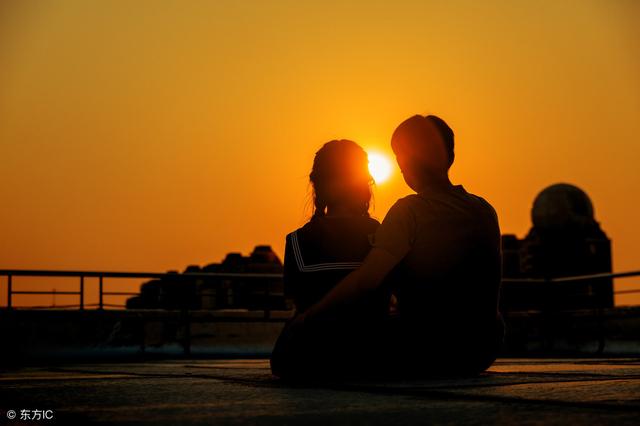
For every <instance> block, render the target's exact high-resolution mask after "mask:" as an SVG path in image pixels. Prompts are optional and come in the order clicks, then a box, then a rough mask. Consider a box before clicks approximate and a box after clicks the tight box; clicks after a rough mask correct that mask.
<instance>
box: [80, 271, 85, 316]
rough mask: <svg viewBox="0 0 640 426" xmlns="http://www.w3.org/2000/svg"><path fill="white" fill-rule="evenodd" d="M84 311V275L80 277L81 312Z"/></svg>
mask: <svg viewBox="0 0 640 426" xmlns="http://www.w3.org/2000/svg"><path fill="white" fill-rule="evenodd" d="M83 309H84V275H80V310H83Z"/></svg>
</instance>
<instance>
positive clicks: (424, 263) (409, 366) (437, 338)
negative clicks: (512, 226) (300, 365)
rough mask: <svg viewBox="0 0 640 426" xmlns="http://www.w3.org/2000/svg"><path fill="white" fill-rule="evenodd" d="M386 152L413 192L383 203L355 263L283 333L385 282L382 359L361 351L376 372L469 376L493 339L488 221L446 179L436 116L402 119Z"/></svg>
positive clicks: (493, 227) (494, 226)
mask: <svg viewBox="0 0 640 426" xmlns="http://www.w3.org/2000/svg"><path fill="white" fill-rule="evenodd" d="M391 146H392V148H393V151H394V153H395V155H396V159H397V161H398V165H399V166H400V169H401V171H402V174H403V176H404V180H405V182H406V183H407V184H408V185H409V186H410V187H411V188H412V189H413V190H414V191H415V192H416V194H412V195H409V196H407V197H404V198H402V199H400V200H398V201H397V202H396V203H395V204H394V205H393V207H391V209H390V210H389V212H388V214H387V216H386V217H385V218H384V221H383V222H382V224H381V225H380V227H379V228H378V230H377V232H376V234H375V241H374V244H373V249H372V250H371V252H370V253H369V255H368V256H367V257H366V259H365V261H364V262H363V264H362V266H361V267H360V268H359V269H357V270H356V271H354V272H352V273H351V274H349V275H348V276H347V277H346V278H344V279H343V280H342V281H341V282H340V283H339V284H338V285H337V286H336V287H334V288H333V290H331V291H330V292H329V293H328V294H327V295H326V296H325V297H324V298H323V299H322V300H321V301H320V302H318V303H317V304H315V305H313V306H312V307H310V308H309V309H308V310H307V311H306V312H304V313H303V314H302V315H301V316H300V317H299V318H298V319H297V320H296V321H295V322H294V324H293V326H292V328H293V329H294V330H299V332H301V333H304V329H305V328H307V327H305V326H304V324H305V323H306V324H309V323H314V326H315V323H317V322H318V321H315V320H314V319H319V318H322V317H326V316H330V315H331V312H332V311H333V310H334V309H344V308H347V309H348V306H349V305H350V304H352V303H353V302H354V301H357V300H360V299H361V298H363V297H366V295H367V294H368V293H369V292H371V291H373V290H374V289H376V288H378V287H379V286H381V285H382V283H383V282H385V281H386V282H389V281H391V282H392V283H393V289H394V293H395V295H396V297H397V301H398V306H397V307H398V313H399V315H398V317H397V318H395V319H394V320H391V321H389V324H388V325H389V327H388V330H386V332H385V333H380V334H379V337H378V339H379V340H380V341H378V342H377V345H376V346H377V347H378V348H380V350H381V351H382V354H381V353H375V354H374V353H370V354H369V355H371V356H372V357H374V358H375V359H376V360H378V361H377V363H378V364H379V366H378V367H376V368H380V369H383V370H387V371H389V372H391V373H394V374H395V373H397V374H400V375H409V376H413V375H418V374H432V373H437V374H440V373H442V374H456V375H457V374H465V375H466V374H475V373H478V372H480V371H483V370H484V369H486V368H488V367H489V366H490V365H491V363H492V362H493V361H494V360H495V357H496V353H497V350H498V347H499V345H500V343H501V341H502V335H503V325H502V324H503V323H502V320H501V317H500V315H499V313H498V307H497V306H498V292H499V287H500V280H501V257H500V230H499V226H498V218H497V216H496V213H495V211H494V209H493V208H492V207H491V205H490V204H489V203H488V202H486V201H485V200H484V199H482V198H481V197H478V196H476V195H473V194H470V193H468V192H467V191H466V190H465V189H464V188H463V187H462V186H461V185H455V186H454V185H452V183H451V181H450V180H449V176H448V171H449V168H450V166H451V164H452V163H453V160H454V134H453V131H452V130H451V129H450V128H449V126H448V125H447V124H446V123H445V122H444V121H443V120H442V119H440V118H438V117H436V116H433V115H429V116H426V117H425V116H420V115H416V116H413V117H411V118H409V119H407V120H405V121H404V122H402V123H401V124H400V125H399V126H398V128H397V129H396V130H395V132H394V134H393V137H392V140H391ZM385 278H389V279H388V280H385ZM363 356H365V357H366V356H367V354H363Z"/></svg>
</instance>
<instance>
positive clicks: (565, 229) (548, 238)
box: [501, 183, 613, 312]
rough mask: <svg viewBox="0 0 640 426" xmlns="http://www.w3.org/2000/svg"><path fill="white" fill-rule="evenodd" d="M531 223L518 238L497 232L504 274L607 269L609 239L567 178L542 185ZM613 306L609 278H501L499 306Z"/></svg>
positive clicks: (517, 308)
mask: <svg viewBox="0 0 640 426" xmlns="http://www.w3.org/2000/svg"><path fill="white" fill-rule="evenodd" d="M531 218H532V222H533V226H532V228H531V230H530V231H529V233H528V234H527V236H526V237H525V238H524V239H521V240H520V239H518V238H517V237H516V236H515V235H503V236H502V249H503V276H504V278H557V277H566V276H577V275H589V274H595V273H605V272H611V241H610V240H609V238H607V235H606V234H605V233H604V232H603V231H602V229H601V228H600V225H599V224H598V222H596V220H595V218H594V211H593V205H592V203H591V200H590V199H589V197H588V196H587V194H586V193H585V192H584V191H582V190H581V189H580V188H578V187H576V186H573V185H569V184H564V183H560V184H555V185H551V186H549V187H547V188H545V189H544V190H543V191H542V192H540V194H538V196H537V197H536V199H535V200H534V202H533V208H532V210H531ZM610 307H613V283H612V280H611V279H607V280H597V281H596V280H593V281H580V282H575V283H572V282H567V283H555V284H553V285H551V286H548V285H541V284H539V283H538V284H521V283H517V284H506V285H503V287H502V292H501V308H502V311H503V312H509V311H522V310H538V309H545V308H555V309H560V310H570V309H586V308H610Z"/></svg>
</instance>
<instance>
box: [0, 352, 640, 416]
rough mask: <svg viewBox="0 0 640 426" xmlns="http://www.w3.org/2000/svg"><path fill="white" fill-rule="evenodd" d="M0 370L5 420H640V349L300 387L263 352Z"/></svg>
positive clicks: (0, 398) (0, 397) (0, 412)
mask: <svg viewBox="0 0 640 426" xmlns="http://www.w3.org/2000/svg"><path fill="white" fill-rule="evenodd" d="M0 373H1V374H0V416H1V418H0V424H16V425H25V424H70V423H71V422H73V423H75V424H114V423H115V424H135V425H143V424H154V425H178V424H180V425H199V424H267V425H270V424H274V425H276V424H277V425H281V424H304V425H327V424H381V425H388V424H433V423H437V424H562V425H566V424H599V425H601V424H616V425H624V424H634V425H637V424H638V419H639V418H640V359H637V358H634V359H631V358H625V359H621V358H617V359H611V358H598V359H596V358H590V359H499V360H498V361H497V362H496V363H495V364H494V365H493V367H492V368H491V369H490V370H489V371H488V372H486V373H484V374H483V375H481V376H480V377H476V378H472V379H455V380H452V379H437V380H436V379H434V380H419V381H389V382H379V381H378V382H364V381H363V382H349V383H340V384H338V383H336V384H325V385H322V386H297V387H291V386H286V385H285V384H283V383H281V382H280V381H278V380H276V379H274V378H273V377H272V376H271V374H270V370H269V363H268V361H267V360H255V359H244V360H186V361H185V360H170V361H153V362H138V363H118V364H115V363H111V364H108V363H104V364H74V365H64V366H56V367H24V368H20V369H12V370H5V371H0ZM34 409H40V410H52V414H53V419H52V420H48V421H44V420H43V421H33V422H31V423H30V422H29V421H26V420H20V417H21V410H34ZM9 410H13V411H15V413H16V418H15V419H14V420H12V421H9V420H8V419H7V412H8V411H9ZM28 414H30V415H33V414H34V412H33V411H30V412H29V413H28ZM78 421H79V422H80V423H77V422H78Z"/></svg>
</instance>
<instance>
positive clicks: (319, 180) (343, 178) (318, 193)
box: [271, 140, 390, 377]
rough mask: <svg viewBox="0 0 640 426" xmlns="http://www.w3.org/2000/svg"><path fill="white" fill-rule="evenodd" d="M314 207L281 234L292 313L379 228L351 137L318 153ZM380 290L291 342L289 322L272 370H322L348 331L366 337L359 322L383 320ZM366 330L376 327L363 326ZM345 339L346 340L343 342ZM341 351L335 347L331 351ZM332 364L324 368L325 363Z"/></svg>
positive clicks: (356, 257) (356, 262)
mask: <svg viewBox="0 0 640 426" xmlns="http://www.w3.org/2000/svg"><path fill="white" fill-rule="evenodd" d="M309 177H310V181H311V185H312V187H313V202H314V211H313V216H312V217H311V220H310V221H309V222H308V223H307V224H305V225H304V226H303V227H302V228H300V229H298V230H296V231H294V232H292V233H290V234H289V235H287V237H286V245H285V256H284V291H285V296H287V297H288V298H290V299H293V302H294V305H295V309H296V314H295V315H297V314H299V313H301V312H304V311H305V310H306V309H308V308H309V307H310V306H312V305H313V304H315V303H317V302H318V301H319V300H320V299H321V298H322V297H323V296H325V295H326V294H327V292H329V290H331V289H332V288H333V287H334V286H335V285H336V284H337V283H338V282H340V280H341V279H343V278H344V277H345V276H346V275H347V274H349V273H350V272H351V271H353V270H355V269H356V268H358V267H359V266H360V265H361V264H362V261H363V260H364V258H365V256H366V255H367V253H369V250H371V240H372V238H373V234H374V233H375V231H376V229H377V228H378V226H379V225H380V224H379V222H378V221H376V220H375V219H372V218H371V217H369V203H370V200H371V185H372V182H373V180H372V178H371V175H370V174H369V170H368V158H367V154H366V152H365V151H364V150H363V149H362V148H361V147H360V146H359V145H358V144H356V143H355V142H352V141H349V140H334V141H331V142H327V143H326V144H324V146H323V147H322V148H321V149H320V150H319V151H318V152H317V153H316V155H315V159H314V162H313V168H312V170H311V174H310V176H309ZM389 296H390V295H389V293H388V292H387V291H385V290H384V289H382V290H380V291H378V292H376V293H375V295H374V296H373V297H364V298H362V299H361V300H359V301H357V303H353V304H351V305H350V306H349V309H346V310H337V311H334V312H332V314H331V315H330V316H328V317H327V318H326V320H325V321H322V325H321V326H319V327H317V328H315V329H313V328H311V327H307V330H306V332H305V333H304V334H303V335H299V336H298V337H300V338H297V339H295V340H294V341H292V340H290V339H289V337H290V336H289V335H288V333H287V327H286V326H285V329H284V330H283V333H282V335H281V336H280V338H279V339H278V342H277V344H276V346H275V348H274V351H273V354H272V357H271V364H272V370H273V372H274V374H276V375H278V376H281V377H285V376H289V377H290V376H292V375H295V374H298V375H304V374H305V373H304V371H310V370H313V371H318V372H319V371H320V369H321V368H320V367H319V366H322V367H324V366H329V365H331V358H332V355H335V356H336V358H339V359H341V360H342V358H344V357H345V356H346V353H347V352H348V350H347V348H348V347H351V346H352V343H351V342H355V340H353V339H352V335H353V334H357V335H364V334H363V333H362V332H359V331H358V330H357V328H358V327H359V325H360V328H364V326H362V325H361V324H360V322H361V320H365V319H366V321H373V320H376V319H377V320H378V321H381V319H382V318H383V317H384V316H385V315H386V313H387V312H388V309H389ZM367 329H373V328H372V327H370V326H369V324H368V325H367ZM345 339H346V340H347V341H345ZM337 347H340V350H339V351H337V352H336V350H335V349H336V348H337ZM327 368H329V367H327Z"/></svg>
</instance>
